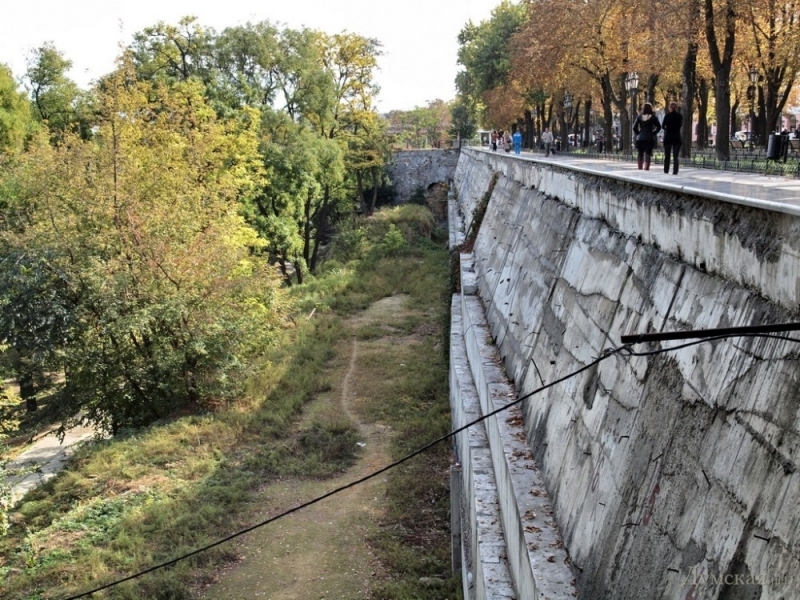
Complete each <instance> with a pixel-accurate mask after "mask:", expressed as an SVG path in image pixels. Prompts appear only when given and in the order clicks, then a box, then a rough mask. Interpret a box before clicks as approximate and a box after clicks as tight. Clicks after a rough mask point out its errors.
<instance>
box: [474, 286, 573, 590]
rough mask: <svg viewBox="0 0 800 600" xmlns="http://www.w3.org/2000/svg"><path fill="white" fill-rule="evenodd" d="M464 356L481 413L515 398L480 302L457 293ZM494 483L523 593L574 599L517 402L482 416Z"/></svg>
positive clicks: (510, 555)
mask: <svg viewBox="0 0 800 600" xmlns="http://www.w3.org/2000/svg"><path fill="white" fill-rule="evenodd" d="M461 300H462V319H463V331H464V340H465V343H466V352H467V358H468V362H469V366H470V371H471V373H472V376H473V379H474V381H475V385H476V389H477V393H478V397H479V401H480V407H481V412H482V414H484V415H485V414H488V413H490V412H492V411H494V410H496V409H498V408H501V407H503V406H506V405H507V404H508V403H509V402H513V400H515V399H516V393H515V391H514V389H513V386H511V385H510V384H509V383H508V381H507V380H506V377H505V375H504V374H503V371H502V368H501V366H500V365H501V364H502V363H501V360H500V357H499V356H498V355H497V353H496V351H495V350H496V349H495V348H494V347H493V346H491V343H490V334H489V330H488V325H487V322H486V319H485V316H484V312H483V307H482V306H481V305H480V301H479V300H478V298H477V297H475V296H468V295H465V294H462V297H461ZM484 424H485V427H486V434H487V438H488V441H489V446H490V448H491V458H492V464H493V467H494V473H495V478H496V480H497V485H498V497H499V501H500V512H501V516H502V523H503V530H504V532H505V536H506V544H507V551H508V560H509V566H510V569H511V574H512V577H513V578H514V581H515V584H516V587H517V589H518V590H519V593H520V596H521V597H523V598H550V599H556V598H573V597H574V596H575V595H577V592H576V588H575V580H574V577H573V574H572V571H571V569H570V561H569V557H568V555H567V552H566V550H565V549H564V544H563V543H562V541H561V536H560V534H559V532H558V527H557V525H556V522H555V517H554V515H553V509H552V507H551V505H550V502H549V499H548V495H547V491H546V489H545V486H544V482H543V481H542V479H541V477H540V476H539V473H538V468H537V467H536V465H535V464H534V461H533V456H532V454H531V452H530V449H529V447H528V446H527V436H526V433H525V429H524V423H523V418H522V412H521V410H520V407H518V406H517V407H514V408H512V409H509V411H508V412H502V413H500V414H499V415H496V416H493V417H489V418H487V419H486V420H485V421H484Z"/></svg>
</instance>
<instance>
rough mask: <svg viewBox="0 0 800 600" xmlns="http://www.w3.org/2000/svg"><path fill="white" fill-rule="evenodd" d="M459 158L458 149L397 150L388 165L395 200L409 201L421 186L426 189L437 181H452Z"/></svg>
mask: <svg viewBox="0 0 800 600" xmlns="http://www.w3.org/2000/svg"><path fill="white" fill-rule="evenodd" d="M457 162H458V150H408V151H404V152H395V153H394V154H393V155H392V162H391V164H390V165H389V168H388V170H389V176H390V177H391V179H392V183H393V185H394V190H395V202H408V199H409V198H410V197H411V196H412V195H413V194H414V192H416V191H417V189H419V188H421V189H422V190H423V191H427V190H428V188H430V187H431V186H432V185H434V184H437V183H445V184H446V183H449V182H450V181H452V180H453V174H454V173H455V169H456V164H457ZM433 208H435V207H433Z"/></svg>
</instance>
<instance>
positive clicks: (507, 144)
mask: <svg viewBox="0 0 800 600" xmlns="http://www.w3.org/2000/svg"><path fill="white" fill-rule="evenodd" d="M511 144H512V142H511V134H510V133H507V134H506V137H505V150H506V152H511Z"/></svg>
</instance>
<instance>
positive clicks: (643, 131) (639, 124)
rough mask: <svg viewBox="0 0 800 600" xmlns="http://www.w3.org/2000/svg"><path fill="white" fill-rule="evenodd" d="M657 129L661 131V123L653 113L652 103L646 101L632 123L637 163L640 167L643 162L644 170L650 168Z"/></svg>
mask: <svg viewBox="0 0 800 600" xmlns="http://www.w3.org/2000/svg"><path fill="white" fill-rule="evenodd" d="M659 131H661V123H659V122H658V117H657V116H655V115H654V114H653V105H652V104H650V103H649V102H647V103H646V104H645V105H644V106H643V107H642V112H641V114H640V115H639V116H638V117H636V122H635V123H634V124H633V132H634V133H635V134H636V150H637V151H638V152H639V156H638V158H637V163H638V165H639V168H640V169H641V168H642V163H643V162H644V168H645V170H646V171H649V170H650V158H651V157H652V156H653V147H654V146H655V144H656V135H657V134H658V132H659Z"/></svg>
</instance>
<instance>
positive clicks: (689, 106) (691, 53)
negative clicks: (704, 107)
mask: <svg viewBox="0 0 800 600" xmlns="http://www.w3.org/2000/svg"><path fill="white" fill-rule="evenodd" d="M697 50H698V45H697V44H696V43H694V42H691V43H689V44H688V45H687V47H686V56H685V57H684V59H683V103H682V104H683V106H682V107H681V110H682V111H683V125H682V129H681V139H682V141H683V144H681V155H682V156H683V157H684V158H690V157H691V156H692V124H693V121H694V95H695V87H696V86H695V77H696V76H697Z"/></svg>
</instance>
